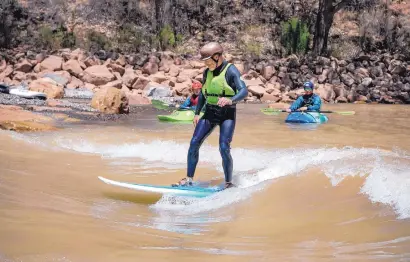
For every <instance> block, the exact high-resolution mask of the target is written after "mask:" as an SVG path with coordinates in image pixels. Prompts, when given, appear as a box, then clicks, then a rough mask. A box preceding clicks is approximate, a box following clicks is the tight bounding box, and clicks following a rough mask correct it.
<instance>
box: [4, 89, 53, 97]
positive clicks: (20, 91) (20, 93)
mask: <svg viewBox="0 0 410 262" xmlns="http://www.w3.org/2000/svg"><path fill="white" fill-rule="evenodd" d="M9 94H11V95H16V96H20V97H23V98H37V99H42V100H46V99H47V95H46V94H44V93H41V92H35V91H29V90H25V89H18V88H13V89H10V91H9Z"/></svg>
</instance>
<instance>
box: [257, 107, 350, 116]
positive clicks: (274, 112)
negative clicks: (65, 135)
mask: <svg viewBox="0 0 410 262" xmlns="http://www.w3.org/2000/svg"><path fill="white" fill-rule="evenodd" d="M261 112H262V113H264V114H265V115H277V114H279V113H281V112H287V111H286V110H284V109H276V108H261ZM296 112H317V111H296ZM319 113H325V114H328V113H335V114H339V115H344V116H350V115H354V114H356V112H355V111H329V110H325V111H319Z"/></svg>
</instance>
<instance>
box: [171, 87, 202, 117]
mask: <svg viewBox="0 0 410 262" xmlns="http://www.w3.org/2000/svg"><path fill="white" fill-rule="evenodd" d="M191 88H192V93H193V94H192V95H191V96H188V98H187V99H186V100H185V102H184V103H183V104H182V105H180V106H177V107H178V108H180V109H192V110H195V109H196V106H197V104H198V99H199V94H200V93H201V88H202V84H201V83H200V82H198V81H195V82H193V83H192V87H191Z"/></svg>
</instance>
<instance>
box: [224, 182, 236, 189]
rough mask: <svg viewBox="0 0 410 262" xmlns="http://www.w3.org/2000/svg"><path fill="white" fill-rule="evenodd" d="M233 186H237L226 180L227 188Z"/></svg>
mask: <svg viewBox="0 0 410 262" xmlns="http://www.w3.org/2000/svg"><path fill="white" fill-rule="evenodd" d="M231 187H236V186H235V185H234V184H232V182H225V189H227V188H231Z"/></svg>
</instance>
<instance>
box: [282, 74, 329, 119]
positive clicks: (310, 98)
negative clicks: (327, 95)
mask: <svg viewBox="0 0 410 262" xmlns="http://www.w3.org/2000/svg"><path fill="white" fill-rule="evenodd" d="M313 88H314V85H313V83H312V82H311V81H307V82H305V83H304V84H303V89H304V91H305V94H303V95H302V96H299V97H298V99H296V100H295V102H293V103H292V105H291V106H290V107H289V108H288V109H287V110H286V111H287V112H289V113H290V112H294V111H297V110H298V111H319V110H320V107H321V105H322V100H321V99H320V96H319V95H316V94H314V93H313Z"/></svg>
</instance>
